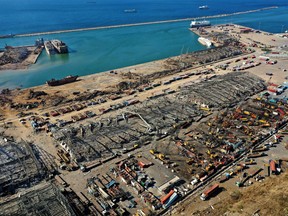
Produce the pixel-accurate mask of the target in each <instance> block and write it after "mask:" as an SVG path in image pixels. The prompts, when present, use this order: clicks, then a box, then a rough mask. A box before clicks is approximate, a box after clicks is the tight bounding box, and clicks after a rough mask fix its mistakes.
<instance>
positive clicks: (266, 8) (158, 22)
mask: <svg viewBox="0 0 288 216" xmlns="http://www.w3.org/2000/svg"><path fill="white" fill-rule="evenodd" d="M276 8H278V7H277V6H272V7H265V8H259V9H255V10H248V11H240V12H235V13H230V14H218V15H212V16H202V17H190V18H183V19H174V20H163V21H153V22H141V23H133V24H122V25H112V26H98V27H89V28H78V29H68V30H58V31H49V32H37V33H27V34H17V35H15V36H14V37H29V36H39V35H48V34H61V33H69V32H79V31H91V30H99V29H110V28H121V27H133V26H142V25H152V24H161V23H172V22H183V21H190V20H194V19H213V18H221V17H226V16H235V15H240V14H247V13H255V12H259V11H263V10H272V9H276Z"/></svg>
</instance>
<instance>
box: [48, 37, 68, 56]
mask: <svg viewBox="0 0 288 216" xmlns="http://www.w3.org/2000/svg"><path fill="white" fill-rule="evenodd" d="M51 44H52V45H53V46H54V48H55V49H56V51H57V52H58V53H60V54H62V53H68V47H67V45H66V44H65V43H64V42H63V41H60V40H57V39H55V40H51Z"/></svg>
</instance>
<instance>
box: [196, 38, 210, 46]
mask: <svg viewBox="0 0 288 216" xmlns="http://www.w3.org/2000/svg"><path fill="white" fill-rule="evenodd" d="M198 42H199V43H201V44H202V45H204V46H207V47H208V48H210V47H211V46H212V42H211V41H210V40H209V39H207V38H203V37H199V38H198Z"/></svg>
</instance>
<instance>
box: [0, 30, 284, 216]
mask: <svg viewBox="0 0 288 216" xmlns="http://www.w3.org/2000/svg"><path fill="white" fill-rule="evenodd" d="M234 28H238V29H240V28H241V27H237V26H236V27H234ZM211 29H212V30H214V31H216V30H217V31H222V30H223V29H222V30H221V29H217V27H213V28H211ZM224 30H225V29H224ZM249 38H250V39H251V38H253V40H254V41H259V43H262V44H264V45H266V46H274V48H275V47H278V46H279V45H283V44H287V43H288V40H287V39H285V38H280V37H279V36H277V35H270V34H267V33H265V32H263V33H248V34H241V41H243V42H244V43H247V44H248V43H250V42H251V40H250V39H249ZM272 39H273V40H272ZM254 49H255V52H254V53H253V55H255V59H254V60H253V61H254V62H261V64H260V65H259V66H256V67H253V68H251V69H248V70H246V71H248V72H251V73H253V74H255V75H257V76H259V77H261V78H262V79H264V80H267V81H269V82H273V83H276V84H281V83H283V82H284V81H286V80H285V77H286V75H287V74H286V73H288V72H284V71H283V69H288V59H277V61H278V62H277V64H275V65H269V64H265V62H263V61H261V60H260V59H259V56H260V55H263V51H261V48H254ZM275 49H276V48H275ZM246 56H248V57H249V59H251V56H252V54H249V55H246ZM246 56H241V57H235V58H232V59H229V60H224V61H222V62H218V63H215V64H211V65H205V66H201V67H198V68H193V69H190V70H186V71H183V72H179V73H177V75H175V74H174V75H170V76H166V77H163V78H159V79H156V80H154V83H158V82H163V81H165V80H169V79H171V78H173V77H175V76H179V75H184V74H186V73H189V72H196V71H197V70H202V69H205V68H206V69H209V68H211V69H213V70H214V72H215V75H222V74H226V73H229V72H232V68H233V67H234V66H236V65H241V64H242V65H243V64H244V62H245V60H243V57H246ZM239 58H240V59H241V60H240V61H237V62H236V61H235V60H236V59H239ZM228 62H229V67H228V68H227V69H226V70H221V69H219V68H218V67H217V66H218V65H219V64H224V63H228ZM164 64H165V60H160V61H154V62H149V63H145V64H141V65H136V66H131V67H126V68H120V69H117V70H114V72H113V73H111V72H110V71H108V72H104V73H100V74H95V75H89V76H85V77H80V79H79V81H77V82H74V83H70V84H66V85H62V86H58V87H57V88H55V87H50V86H47V85H42V86H37V87H33V88H29V89H22V90H21V89H20V90H14V91H12V92H11V95H10V96H9V98H11V99H12V100H13V102H14V103H16V104H21V103H33V102H40V101H42V100H44V101H46V104H45V105H40V106H38V107H37V108H34V109H31V110H26V109H24V108H23V109H22V111H24V112H31V114H30V115H29V116H31V115H38V116H40V115H42V114H43V113H45V112H50V111H51V110H54V109H56V108H61V107H62V108H63V107H66V106H68V105H71V104H75V103H78V102H75V101H74V99H75V98H76V96H75V94H74V93H75V91H77V92H80V94H86V93H92V92H93V91H95V90H98V91H111V92H113V91H115V89H116V86H117V84H118V83H119V82H122V81H135V80H137V79H138V77H132V78H128V77H127V76H124V74H127V73H129V72H131V73H135V74H139V75H141V74H146V73H147V71H149V72H151V71H153V72H157V71H161V70H162V69H163V67H165V66H164ZM152 69H153V70H152ZM232 73H233V72H232ZM266 73H273V76H267V75H266ZM211 75H214V74H211ZM209 76H210V75H209ZM203 78H205V76H204V75H194V76H191V77H189V78H187V79H182V80H177V81H175V82H172V83H171V84H169V85H160V86H158V87H154V88H153V89H151V90H147V91H143V92H137V93H136V95H123V97H122V98H120V99H117V100H115V101H114V100H109V99H108V100H107V102H106V103H101V104H97V105H95V106H87V107H85V108H84V109H82V110H81V111H72V112H71V113H66V114H61V115H59V116H57V117H52V116H50V122H52V123H55V122H57V119H61V120H71V116H72V115H76V114H79V113H80V112H84V111H93V112H95V113H96V114H97V115H98V117H96V118H99V116H100V111H99V109H102V108H108V107H110V106H111V105H113V104H117V103H122V102H123V101H125V100H128V99H132V98H135V99H138V100H140V101H144V100H146V99H147V98H148V97H150V96H152V95H153V94H155V93H157V92H163V90H165V89H168V88H170V89H171V90H179V88H180V87H181V86H183V85H185V84H187V83H191V82H197V81H199V80H201V79H203ZM30 90H33V91H45V93H47V94H48V95H46V96H45V95H44V96H40V97H39V98H33V99H28V95H29V92H30ZM60 97H62V98H64V99H65V100H66V101H67V102H66V103H63V104H61V105H59V106H55V107H54V106H52V105H51V104H49V103H52V102H53V100H54V98H60ZM0 99H1V98H0ZM86 102H87V101H86ZM20 111H21V110H20V109H16V108H10V107H9V106H8V105H7V104H6V105H3V106H2V107H1V106H0V118H1V115H3V116H2V117H4V119H3V120H0V125H1V126H2V127H0V133H1V132H3V133H5V134H6V135H10V136H13V137H16V138H17V139H24V140H27V141H33V142H34V143H35V144H36V145H37V146H39V147H40V148H43V149H44V150H45V151H47V152H48V153H49V154H51V155H57V149H56V148H55V142H54V140H53V139H52V138H51V137H49V136H48V134H45V133H39V134H34V132H33V130H32V127H31V126H30V123H29V122H28V123H27V124H26V125H25V124H21V123H20V122H19V119H20V118H19V117H17V113H19V112H20ZM105 115H106V114H104V115H102V116H101V117H105ZM107 115H110V113H109V114H107ZM29 116H28V117H29ZM85 121H89V119H88V120H83V121H81V123H80V124H85ZM8 122H12V124H8ZM149 148H150V146H149ZM149 148H148V147H144V148H143V149H140V150H139V152H140V151H144V150H145V151H147V152H148V150H149ZM167 149H168V148H167ZM171 149H174V150H175V152H176V153H175V155H176V156H174V158H173V159H175V160H178V158H177V153H178V152H177V149H176V148H171ZM164 153H165V152H164ZM137 154H138V152H137ZM171 157H173V156H171ZM114 163H115V161H114V162H110V163H107V164H105V165H103V166H102V167H99V168H97V169H92V170H91V172H89V173H87V174H85V175H84V174H83V173H81V172H80V171H79V170H78V171H75V172H67V173H66V172H63V178H64V179H65V180H66V181H67V182H68V183H69V184H70V186H71V188H72V189H73V190H75V191H76V192H83V191H84V192H85V194H86V193H87V192H86V189H85V182H86V181H87V179H88V178H91V177H92V176H94V175H96V174H97V173H98V171H99V169H104V170H108V169H109V167H110V166H111V165H112V164H114ZM182 163H185V162H184V161H182ZM79 176H81V177H82V178H81V181H79V180H78V177H79ZM187 179H188V178H187ZM234 180H235V179H234ZM287 180H288V174H287V173H285V174H284V173H283V174H281V175H279V176H273V177H271V178H269V179H267V180H265V181H264V182H263V183H261V184H254V185H252V186H251V187H249V188H247V190H243V191H242V190H241V191H239V190H236V189H233V190H229V191H226V192H225V193H222V192H221V193H220V196H217V197H215V198H214V199H211V200H210V201H208V202H206V204H207V205H202V203H201V202H202V201H200V199H199V197H198V195H197V201H195V200H196V199H194V198H191V199H190V198H189V199H188V200H187V201H186V202H184V203H183V205H182V204H181V205H180V206H179V208H178V209H177V211H175V212H173V214H172V215H185V214H188V215H192V212H195V211H197V210H199V211H198V212H197V213H195V215H224V214H225V213H227V214H226V215H252V214H253V213H254V212H255V211H257V210H258V209H261V211H260V215H272V213H274V215H288V210H287V209H288V206H287V203H288V200H287V197H288V194H287V192H286V191H287V190H285V189H286V188H287V186H288V181H287ZM233 186H234V185H233ZM234 188H235V187H234ZM267 188H268V189H267ZM221 194H222V195H221ZM223 194H224V195H223ZM233 194H234V195H233ZM219 197H220V198H219ZM235 197H236V198H235ZM267 197H268V198H267ZM232 198H234V200H233V199H232ZM224 200H225V201H224ZM216 201H217V202H219V201H221V202H220V204H216V203H217V202H216ZM268 202H269V205H268ZM221 203H222V205H221ZM223 203H225V204H223ZM251 203H253V205H251ZM195 206H197V207H201V208H199V209H194V207H195ZM209 206H210V207H209ZM211 206H212V207H211ZM252 206H253V208H252ZM190 207H191V208H190ZM254 207H255V208H254ZM274 207H275V209H276V208H277V211H278V212H273V210H274ZM207 208H208V209H207ZM213 208H214V209H217V211H214V210H213ZM275 211H276V210H275ZM283 212H284V213H283Z"/></svg>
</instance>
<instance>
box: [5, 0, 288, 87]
mask: <svg viewBox="0 0 288 216" xmlns="http://www.w3.org/2000/svg"><path fill="white" fill-rule="evenodd" d="M2 1H3V3H4V0H0V3H2ZM17 1H19V0H14V2H17ZM182 1H183V2H182ZM182 1H181V2H182V3H183V5H184V6H183V5H182V4H181V7H185V5H186V7H185V8H184V9H183V10H182V11H178V13H177V14H176V12H175V11H176V10H174V9H173V7H175V8H176V9H177V7H178V8H179V7H180V6H178V4H179V5H180V3H179V2H178V1H177V2H178V3H177V2H176V3H177V4H176V3H175V2H174V1H170V0H168V1H165V7H164V8H162V9H161V8H160V6H159V5H162V6H163V4H164V2H163V1H156V2H158V3H159V5H157V4H156V3H155V1H151V6H150V7H146V9H145V5H146V4H148V3H146V2H142V1H141V2H138V3H137V4H135V5H134V4H132V3H131V2H132V1H128V0H126V3H125V2H124V3H123V5H122V4H121V5H118V6H117V7H116V6H115V7H112V8H109V7H108V6H109V3H104V1H95V2H94V1H91V2H89V3H88V2H86V4H87V5H89V7H87V5H85V7H84V8H82V9H79V10H76V11H77V12H75V13H80V12H81V13H83V16H82V18H81V20H79V19H80V18H79V17H78V15H79V14H78V15H77V14H74V15H73V14H70V17H69V19H68V18H67V19H62V20H61V19H59V17H57V15H58V16H60V15H61V14H58V12H59V11H60V8H58V9H57V8H56V9H55V11H56V15H55V17H52V18H51V20H50V21H47V20H48V18H45V17H44V19H42V20H41V21H39V20H38V19H37V20H35V19H36V18H34V20H33V19H32V18H31V17H30V18H31V20H30V25H29V27H28V26H27V27H26V28H25V25H24V26H21V27H19V26H17V25H19V23H17V24H11V23H10V24H11V25H12V26H9V27H7V23H4V22H3V20H2V19H0V20H2V21H0V26H1V23H2V22H3V25H4V27H5V26H6V27H7V28H5V30H4V29H3V26H2V27H0V34H10V33H13V34H15V33H30V32H40V31H51V30H60V29H73V28H84V27H92V26H101V25H115V24H124V23H136V22H144V21H155V20H167V19H176V18H177V19H178V18H185V17H192V16H191V11H190V13H188V12H189V10H188V9H187V7H188V6H189V7H192V6H193V10H192V11H193V12H194V13H193V17H195V16H200V15H203V16H207V15H213V14H216V13H231V12H235V11H231V10H232V9H228V8H227V9H223V8H221V7H219V5H218V6H215V8H213V5H215V3H213V2H212V0H211V1H206V2H208V3H205V4H207V5H208V4H209V8H211V10H210V9H209V10H204V11H203V10H201V11H199V10H198V4H200V1H199V2H193V4H192V3H191V2H190V1H185V0H182ZM21 2H22V1H21ZM31 2H34V0H31V1H29V3H31ZM49 2H50V3H48V2H47V4H48V8H50V7H52V5H53V4H52V3H51V2H54V4H55V1H49ZM61 2H62V3H57V4H59V5H61V4H66V6H65V7H64V9H63V10H64V12H63V11H62V12H63V13H64V14H65V13H68V9H69V11H70V12H71V11H72V10H73V7H77V4H78V3H79V2H80V1H77V0H72V1H66V0H63V1H61ZM81 2H82V1H81ZM105 2H106V1H105ZM227 2H228V1H227ZM240 2H242V3H240ZM34 3H35V4H36V5H35V6H34V9H35V10H37V7H38V6H39V5H38V3H36V1H35V2H34ZM70 3H71V4H70ZM160 3H161V4H160ZM166 3H167V5H166ZM285 3H286V2H285V1H283V0H281V1H279V2H277V5H279V6H280V7H279V8H277V9H273V10H269V11H268V10H267V11H261V12H256V13H252V14H243V15H237V16H229V17H223V18H217V19H212V20H211V22H212V23H213V24H220V23H228V22H233V23H238V24H241V25H245V26H249V27H253V28H256V29H257V28H259V29H260V30H265V31H270V32H280V31H283V30H285V27H286V28H288V23H287V20H288V19H287V18H288V15H287V12H286V11H287V9H288V7H287V5H286V6H285ZM5 4H7V2H6V1H5V3H4V6H5ZM23 4H24V6H25V4H28V3H27V2H24V3H23ZM106 4H107V5H106ZM191 4H192V6H191ZM202 4H203V3H202ZM229 4H230V3H229ZM232 4H233V7H234V10H235V8H237V4H238V6H240V5H241V4H243V1H239V2H238V3H232ZM247 4H248V1H247ZM249 4H250V5H249V8H243V6H242V7H240V8H237V9H238V11H241V10H240V9H242V11H244V10H251V9H257V8H262V7H269V6H273V5H275V2H272V1H265V3H263V1H261V2H260V1H258V0H257V1H256V2H254V3H253V4H252V3H249ZM37 5H38V6H37ZM59 5H58V6H59ZM96 5H97V7H96ZM101 5H102V6H101ZM105 5H106V6H105ZM10 6H11V5H10ZM24 6H22V7H24ZM26 6H27V5H26ZM62 6H63V5H62ZM68 6H69V7H68ZM98 6H99V7H100V6H101V7H102V9H103V10H104V9H105V8H106V9H107V11H106V13H108V14H110V16H111V17H110V19H109V18H108V17H106V18H107V19H106V18H105V16H107V15H105V16H104V18H103V17H97V18H98V19H97V18H95V17H93V16H92V17H90V18H89V17H88V15H87V14H89V13H92V12H91V11H92V10H93V8H94V7H96V8H98ZM17 7H20V6H17ZM59 7H60V6H59ZM67 7H68V8H67ZM24 8H25V7H24ZM113 8H114V9H113ZM127 8H136V9H137V11H138V12H137V13H133V14H125V13H123V10H124V9H127ZM149 8H150V9H151V10H152V11H148V9H149ZM195 8H197V10H196V9H195ZM220 8H221V9H220ZM229 8H230V7H229ZM90 9H91V11H90ZM94 9H95V8H94ZM122 9H123V10H122ZM1 10H3V7H1V9H0V11H1ZM23 10H24V11H23ZM51 10H52V9H51ZM116 10H117V13H116ZM145 10H146V14H142V12H143V13H144V11H145ZM18 11H20V12H19V13H20V14H21V13H24V14H25V13H26V12H27V11H26V10H25V9H23V8H22V10H21V9H19V8H18ZM55 11H50V12H51V14H53V12H55ZM79 11H80V12H79ZM96 11H97V10H96V9H95V11H94V12H95V13H96ZM113 11H114V12H113ZM119 11H120V12H119ZM156 11H157V12H156ZM167 11H170V12H171V13H168V12H167ZM1 12H2V11H1ZM30 12H31V11H30ZM86 12H87V13H86ZM102 12H103V11H102ZM102 12H101V13H102ZM118 12H119V14H118ZM27 13H28V12H27ZM38 13H39V11H38V12H36V15H35V14H34V15H35V16H37V14H38ZM42 13H43V14H45V13H47V11H46V10H45V11H44V9H42ZM59 13H60V12H59ZM71 13H72V12H71ZM99 13H100V12H99ZM4 14H5V13H4ZM12 14H13V13H12ZM32 14H33V13H32ZM93 14H94V13H93ZM96 14H97V13H96ZM179 14H180V15H179ZM38 15H39V14H38ZM98 15H99V14H98ZM114 15H115V16H114ZM15 16H16V15H15ZM31 16H32V15H31ZM72 16H75V17H76V18H75V21H74V19H73V23H70V24H69V22H71V21H70V20H72V18H71V17H72ZM95 16H96V15H95ZM127 16H128V17H129V18H128V17H127ZM131 16H132V17H131ZM20 17H21V16H20ZM60 18H61V16H60ZM14 19H15V18H14ZM57 19H59V20H57ZM89 20H90V22H89ZM91 20H94V21H95V20H97V22H96V21H95V22H92V21H91ZM26 21H27V20H26ZM34 21H35V22H34ZM45 21H47V23H45ZM9 22H10V21H9ZM9 22H8V24H9ZM27 22H28V21H27ZM53 22H55V23H53ZM20 23H21V22H20ZM56 23H58V24H57V25H56ZM54 24H55V25H54ZM27 25H28V24H27ZM188 26H189V21H184V22H177V23H164V24H154V25H145V26H134V27H123V28H117V29H101V30H94V31H84V32H71V33H62V34H57V35H43V38H44V39H53V38H58V39H61V40H63V41H64V42H66V43H67V44H68V46H69V49H70V53H69V54H68V55H55V56H48V55H47V54H46V53H45V52H43V53H42V54H41V56H40V57H39V59H38V62H37V63H36V64H35V65H32V66H31V67H30V68H29V69H28V70H17V71H0V88H7V87H9V88H15V87H24V88H25V87H31V86H35V85H41V84H43V83H45V81H46V80H48V79H51V78H53V77H54V78H61V77H64V76H67V75H70V74H72V75H76V74H77V75H80V76H83V75H88V74H93V73H98V72H102V71H107V70H111V69H115V68H119V67H124V66H129V65H134V64H139V63H144V62H148V61H153V60H157V59H162V58H166V57H170V56H175V55H179V54H181V53H186V52H191V51H195V50H200V49H206V48H205V47H204V46H202V45H201V44H199V43H198V41H197V38H198V36H197V35H195V34H194V33H192V32H191V31H189V30H188ZM13 29H14V30H13ZM16 30H17V32H16ZM35 39H37V37H35V36H34V37H21V38H6V39H0V47H4V46H5V45H6V44H8V45H12V46H17V45H25V44H33V43H34V41H35ZM95 88H97V85H96V86H95Z"/></svg>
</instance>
